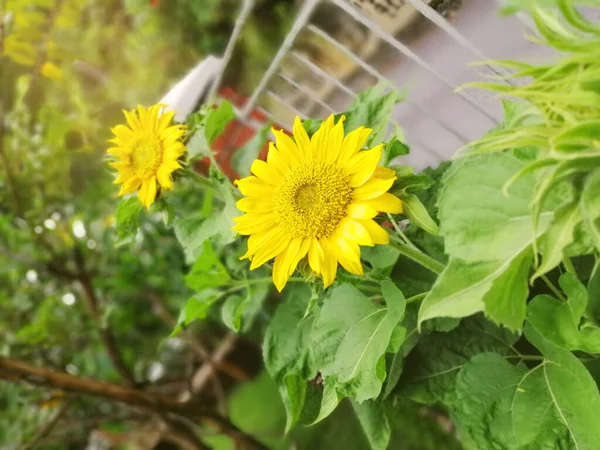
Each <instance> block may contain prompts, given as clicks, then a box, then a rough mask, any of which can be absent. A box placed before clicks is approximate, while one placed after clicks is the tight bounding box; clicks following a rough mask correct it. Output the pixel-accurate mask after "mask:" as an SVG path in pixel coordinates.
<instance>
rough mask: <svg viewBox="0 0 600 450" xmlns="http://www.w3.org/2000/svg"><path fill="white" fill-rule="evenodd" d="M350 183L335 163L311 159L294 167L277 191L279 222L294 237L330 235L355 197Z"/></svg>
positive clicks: (276, 205) (276, 206)
mask: <svg viewBox="0 0 600 450" xmlns="http://www.w3.org/2000/svg"><path fill="white" fill-rule="evenodd" d="M348 182H349V177H348V176H347V175H345V174H344V172H343V171H342V169H340V168H339V167H337V166H335V165H324V164H323V163H321V162H311V163H307V164H305V165H303V166H300V167H297V168H295V169H294V170H292V171H291V172H290V173H289V174H287V175H286V176H285V177H284V179H283V180H282V183H281V185H280V186H279V187H278V188H277V190H276V191H275V196H274V200H275V211H276V213H277V217H278V219H279V225H280V226H282V227H283V228H284V229H285V230H286V231H287V232H288V233H289V234H291V235H292V236H294V237H302V238H312V237H315V238H321V237H323V236H325V237H327V236H329V235H330V234H331V233H332V232H333V231H334V230H335V228H336V226H337V225H338V223H339V222H340V220H342V219H343V218H344V217H345V216H346V209H347V207H348V205H349V204H350V202H351V200H352V188H351V187H350V186H349V184H348Z"/></svg>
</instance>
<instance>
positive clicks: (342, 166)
mask: <svg viewBox="0 0 600 450" xmlns="http://www.w3.org/2000/svg"><path fill="white" fill-rule="evenodd" d="M344 119H345V118H344V117H342V118H341V119H340V120H339V121H338V123H337V124H335V125H334V117H333V115H332V116H330V117H329V118H328V119H327V120H326V121H325V122H324V123H323V124H322V125H321V127H320V128H319V130H318V131H317V132H316V133H315V134H314V135H313V136H312V138H309V137H308V134H307V133H306V131H305V130H304V127H303V126H302V123H301V122H300V119H299V118H296V121H295V122H294V128H293V134H294V140H295V142H294V140H292V138H291V137H289V136H288V135H286V134H285V133H283V132H281V131H277V130H273V133H274V134H275V137H276V143H275V144H273V143H271V144H270V147H269V153H268V156H267V161H266V162H265V161H260V160H256V161H254V163H253V164H252V167H251V171H252V173H253V175H251V176H249V177H247V178H244V179H242V180H238V181H237V186H238V187H239V189H240V191H241V192H242V194H244V195H245V196H246V198H243V199H241V200H240V201H238V203H237V207H238V208H239V210H240V211H243V212H245V213H246V214H245V215H243V216H241V217H238V218H236V219H234V220H235V221H236V223H237V225H236V226H235V227H234V228H233V230H234V231H237V232H238V233H240V234H243V235H250V238H249V239H248V252H247V253H246V254H245V255H244V256H243V257H242V259H244V258H248V259H250V260H251V261H252V263H251V265H250V269H255V268H257V267H259V266H261V265H263V264H264V263H266V262H267V261H269V260H270V259H272V258H275V263H274V265H273V281H274V283H275V286H276V287H277V289H278V290H279V291H281V290H282V289H283V288H284V287H285V285H286V283H287V280H288V278H289V277H290V276H291V275H292V273H294V271H295V270H296V266H297V265H298V263H299V262H300V260H302V258H304V257H305V256H308V263H309V265H310V267H311V269H312V270H313V271H314V272H315V273H317V274H319V275H320V276H321V277H322V278H323V283H324V285H325V287H328V286H330V285H331V283H333V281H334V280H335V276H336V272H337V265H338V262H339V263H340V264H341V265H342V267H344V268H345V269H346V270H347V271H348V272H350V273H354V274H358V275H362V273H363V268H362V264H361V262H360V247H359V245H367V246H373V245H375V244H388V243H389V235H388V233H387V231H385V230H384V229H383V228H382V227H381V226H379V225H378V224H377V223H376V222H375V221H374V220H373V218H374V217H375V216H376V215H377V214H378V212H380V211H382V212H389V213H400V212H402V203H401V202H400V199H398V198H397V197H395V196H394V195H392V194H390V193H388V192H387V191H388V190H389V189H390V188H391V187H392V184H393V183H394V180H396V176H395V172H394V171H393V170H391V169H388V168H385V167H378V166H377V165H378V163H379V160H380V159H381V154H382V151H383V145H378V146H377V147H374V148H372V149H370V150H364V151H362V148H363V147H364V145H365V143H366V142H367V139H368V137H369V135H370V134H371V132H372V131H373V130H371V129H369V128H364V127H360V128H358V129H356V130H354V131H352V132H351V133H349V134H348V135H346V136H344V124H343V122H344Z"/></svg>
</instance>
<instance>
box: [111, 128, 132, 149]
mask: <svg viewBox="0 0 600 450" xmlns="http://www.w3.org/2000/svg"><path fill="white" fill-rule="evenodd" d="M110 131H112V132H113V134H114V135H115V136H116V137H117V138H118V139H119V140H120V141H121V144H122V145H127V144H128V143H129V142H130V141H131V140H132V139H133V138H134V137H135V135H134V134H133V131H131V129H130V128H128V127H126V126H125V125H117V126H116V127H114V128H113V129H112V130H110Z"/></svg>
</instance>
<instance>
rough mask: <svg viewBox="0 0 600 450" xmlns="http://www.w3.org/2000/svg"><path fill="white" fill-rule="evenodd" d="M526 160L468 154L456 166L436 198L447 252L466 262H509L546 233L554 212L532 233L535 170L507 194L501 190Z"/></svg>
mask: <svg viewBox="0 0 600 450" xmlns="http://www.w3.org/2000/svg"><path fill="white" fill-rule="evenodd" d="M525 164H526V163H525V162H524V161H522V160H520V159H518V158H516V157H514V156H512V155H511V154H509V153H491V154H485V155H478V156H469V157H465V158H462V159H460V160H458V161H456V162H455V163H454V164H453V165H452V167H451V168H450V169H449V170H448V171H447V172H446V176H445V180H444V187H443V189H442V190H441V192H440V197H439V200H438V208H439V212H438V217H439V221H440V234H441V235H442V236H443V237H444V239H445V245H446V253H448V254H449V255H450V256H451V257H453V258H459V259H462V260H464V261H467V262H480V261H503V262H507V261H510V260H512V259H515V258H516V257H517V256H518V255H520V254H521V253H522V252H523V251H524V250H525V249H526V248H527V247H528V246H530V245H531V244H532V242H533V240H534V237H536V236H539V235H540V234H541V233H543V232H544V231H545V229H546V228H547V227H548V225H549V224H550V221H551V220H552V216H553V215H552V212H550V211H545V212H542V213H541V215H540V219H539V223H538V226H537V230H536V233H535V234H534V231H533V224H534V222H533V217H532V214H531V211H530V203H531V200H532V197H533V190H534V186H535V178H534V176H533V175H532V174H527V175H524V176H522V177H521V178H519V179H518V180H517V181H515V182H514V183H513V184H512V185H511V188H510V190H509V195H505V193H504V192H503V188H504V185H505V184H506V182H507V181H509V180H510V179H511V178H512V177H513V176H514V175H515V174H517V173H518V172H519V171H520V170H521V169H522V168H523V167H524V166H525Z"/></svg>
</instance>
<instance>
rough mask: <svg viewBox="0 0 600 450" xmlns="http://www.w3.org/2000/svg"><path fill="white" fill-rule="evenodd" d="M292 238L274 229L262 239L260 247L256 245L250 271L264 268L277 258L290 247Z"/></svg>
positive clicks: (278, 229)
mask: <svg viewBox="0 0 600 450" xmlns="http://www.w3.org/2000/svg"><path fill="white" fill-rule="evenodd" d="M290 240H291V237H290V236H289V235H287V234H286V233H284V232H283V231H282V230H281V229H280V228H279V227H277V228H274V229H273V230H271V231H270V232H269V234H268V236H265V237H264V238H263V239H262V242H261V243H260V245H258V246H257V245H254V249H255V253H254V255H253V256H254V257H253V258H252V264H250V270H254V269H256V268H257V267H260V266H262V265H263V264H264V263H266V262H267V261H269V260H270V259H273V258H275V257H276V256H277V255H279V254H280V253H281V252H282V251H284V250H285V249H286V247H287V246H288V245H289V243H290Z"/></svg>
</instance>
